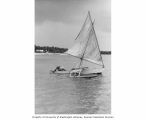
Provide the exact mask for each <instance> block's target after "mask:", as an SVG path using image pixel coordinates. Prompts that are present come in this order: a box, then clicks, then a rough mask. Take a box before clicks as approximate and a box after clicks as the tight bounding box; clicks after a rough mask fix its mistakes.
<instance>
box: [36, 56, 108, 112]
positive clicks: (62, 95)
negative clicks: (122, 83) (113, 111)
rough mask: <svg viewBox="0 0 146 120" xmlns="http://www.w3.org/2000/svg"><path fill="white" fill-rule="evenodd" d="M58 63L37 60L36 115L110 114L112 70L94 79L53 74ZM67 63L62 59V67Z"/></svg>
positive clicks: (49, 57)
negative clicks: (53, 69) (53, 66)
mask: <svg viewBox="0 0 146 120" xmlns="http://www.w3.org/2000/svg"><path fill="white" fill-rule="evenodd" d="M58 57H59V58H60V56H55V58H56V59H57V58H58ZM56 59H54V56H36V65H35V77H36V78H35V113H36V114H109V113H110V73H109V70H110V69H107V70H105V72H104V73H103V75H99V76H98V77H96V78H91V79H87V78H70V77H68V76H67V75H54V74H49V69H52V68H51V66H52V65H54V64H57V62H58V61H55V60H56ZM64 59H67V58H65V57H62V61H59V62H60V64H61V63H62V64H66V61H64ZM106 59H107V58H106V57H105V61H106ZM60 60H61V59H60ZM68 61H70V63H72V61H74V60H72V58H70V60H68ZM70 63H68V64H70Z"/></svg>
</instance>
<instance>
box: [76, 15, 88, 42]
mask: <svg viewBox="0 0 146 120" xmlns="http://www.w3.org/2000/svg"><path fill="white" fill-rule="evenodd" d="M87 19H88V15H87V17H86V19H85V22H84V24H83V25H82V28H81V30H80V32H79V33H78V35H77V37H76V38H75V40H76V39H77V38H78V37H79V35H80V34H81V31H82V30H83V28H84V26H85V23H86V20H87Z"/></svg>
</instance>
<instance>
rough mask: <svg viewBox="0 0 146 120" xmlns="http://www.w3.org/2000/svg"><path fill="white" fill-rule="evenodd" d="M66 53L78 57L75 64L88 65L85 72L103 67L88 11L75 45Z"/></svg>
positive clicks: (92, 71) (94, 71) (91, 71)
mask: <svg viewBox="0 0 146 120" xmlns="http://www.w3.org/2000/svg"><path fill="white" fill-rule="evenodd" d="M66 53H67V54H70V55H72V56H75V57H77V58H80V62H79V63H77V66H78V67H79V68H80V67H88V69H86V70H85V73H96V72H97V69H98V70H99V69H100V68H102V67H103V62H102V57H101V55H100V50H99V46H98V41H97V37H96V34H95V30H94V27H93V23H92V20H91V16H90V13H88V16H87V18H86V20H85V23H84V25H83V27H82V29H81V31H80V33H79V34H78V36H77V38H76V42H75V45H74V46H73V47H72V48H71V49H69V50H68V51H67V52H66Z"/></svg>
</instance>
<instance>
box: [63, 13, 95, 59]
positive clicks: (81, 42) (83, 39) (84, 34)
mask: <svg viewBox="0 0 146 120" xmlns="http://www.w3.org/2000/svg"><path fill="white" fill-rule="evenodd" d="M91 28H92V21H91V18H90V14H88V16H87V18H86V20H85V22H84V24H83V26H82V29H81V31H80V33H79V34H78V36H77V38H76V40H75V44H74V46H73V47H72V48H71V49H69V50H68V51H67V52H66V53H67V54H70V55H73V56H75V57H79V58H81V57H82V55H83V53H84V51H85V48H86V43H87V41H88V38H89V33H90V30H91Z"/></svg>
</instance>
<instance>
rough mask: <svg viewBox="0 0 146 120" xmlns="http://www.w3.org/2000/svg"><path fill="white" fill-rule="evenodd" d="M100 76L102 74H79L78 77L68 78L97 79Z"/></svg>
mask: <svg viewBox="0 0 146 120" xmlns="http://www.w3.org/2000/svg"><path fill="white" fill-rule="evenodd" d="M101 74H102V73H93V74H81V75H79V76H70V77H73V78H93V77H98V76H99V75H101Z"/></svg>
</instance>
